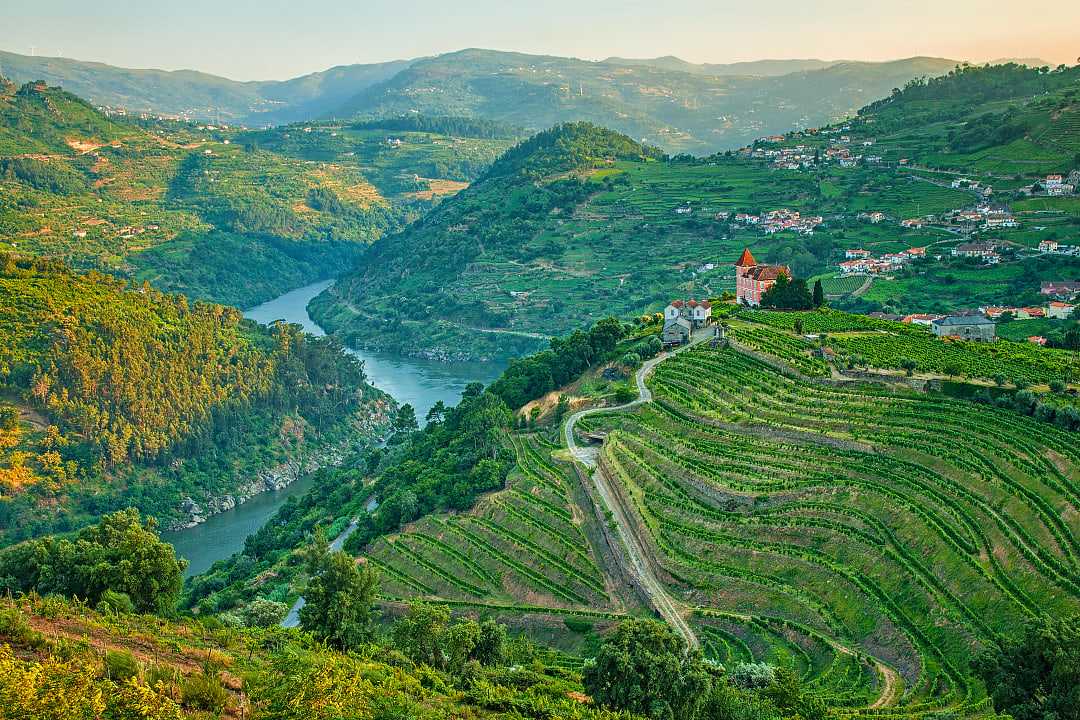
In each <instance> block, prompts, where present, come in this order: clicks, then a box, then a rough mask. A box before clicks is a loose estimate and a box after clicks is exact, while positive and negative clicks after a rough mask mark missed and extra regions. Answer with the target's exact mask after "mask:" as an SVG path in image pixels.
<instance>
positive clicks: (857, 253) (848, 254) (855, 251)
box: [844, 248, 870, 260]
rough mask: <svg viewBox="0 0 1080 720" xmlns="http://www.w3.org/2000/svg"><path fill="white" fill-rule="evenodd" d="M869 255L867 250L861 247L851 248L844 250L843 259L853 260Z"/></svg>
mask: <svg viewBox="0 0 1080 720" xmlns="http://www.w3.org/2000/svg"><path fill="white" fill-rule="evenodd" d="M868 257H870V251H869V250H863V249H862V248H852V249H850V250H845V251H844V259H845V260H854V259H856V258H868Z"/></svg>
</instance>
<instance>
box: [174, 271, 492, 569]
mask: <svg viewBox="0 0 1080 720" xmlns="http://www.w3.org/2000/svg"><path fill="white" fill-rule="evenodd" d="M332 283H333V281H332V280H325V281H323V282H319V283H315V284H313V285H308V286H306V287H302V288H299V289H297V290H293V291H291V292H288V293H285V294H284V295H281V296H280V297H277V298H274V299H273V300H270V301H268V302H265V303H263V304H262V305H259V306H257V307H254V308H251V309H250V310H248V311H246V312H245V313H244V314H245V315H246V316H247V317H249V318H251V319H253V320H256V321H258V322H261V323H269V322H272V321H274V320H285V321H287V322H291V323H296V324H298V325H301V326H303V328H304V329H305V330H306V331H307V332H309V333H311V334H313V335H322V334H323V330H322V328H320V327H319V326H318V325H316V324H315V322H314V321H313V320H312V319H311V317H310V316H309V315H308V313H307V304H308V302H309V301H310V300H311V299H312V298H313V297H315V296H316V295H318V294H319V293H321V292H322V291H323V290H325V289H326V288H328V287H329V286H330V285H331V284H332ZM350 352H353V353H355V354H356V355H357V356H358V357H360V358H361V359H362V360H363V361H364V370H365V372H366V373H367V376H368V381H369V382H371V383H372V384H373V385H375V386H376V387H378V388H379V389H381V390H383V391H385V392H387V393H389V394H390V395H392V396H393V397H394V399H395V400H397V401H398V402H399V403H410V404H411V405H412V406H413V407H414V408H416V416H417V418H419V419H421V420H422V419H423V417H424V416H425V415H426V414H427V411H428V410H429V409H431V406H432V405H434V404H435V403H436V402H438V401H439V400H442V401H443V402H444V403H445V404H446V405H456V404H457V402H458V399H459V398H460V397H461V391H462V390H464V389H465V386H466V385H467V384H469V383H471V382H482V383H485V384H486V383H489V382H491V381H492V380H494V379H495V378H496V377H497V376H498V375H499V373H500V372H502V369H503V365H501V364H497V363H475V362H474V363H442V362H437V361H434V360H423V359H418V358H409V357H403V356H399V355H391V354H386V353H373V352H367V351H364V350H352V351H350ZM311 482H312V481H311V478H310V477H301V478H300V479H299V480H297V481H295V482H294V483H292V484H291V485H289V486H288V487H286V488H285V489H283V490H280V491H278V492H266V493H261V494H259V495H256V496H255V497H253V498H251V499H250V500H248V501H247V502H245V503H244V504H242V505H238V506H236V507H235V508H234V509H232V510H228V511H226V512H223V513H219V514H217V515H212V516H211V517H209V518H208V519H207V520H206V522H204V523H201V524H199V525H196V526H195V527H192V528H188V529H186V530H179V531H176V532H169V533H162V537H163V538H164V539H165V540H167V541H168V542H170V543H172V544H173V546H174V547H175V548H176V553H177V555H179V556H181V557H184V558H186V559H187V561H188V563H189V564H188V569H187V574H188V575H195V574H198V573H201V572H203V571H205V570H207V569H208V568H209V567H210V566H211V565H213V564H214V562H216V561H217V560H221V559H223V558H227V557H229V556H230V555H232V554H233V553H235V552H238V551H239V550H241V549H242V548H243V547H244V539H245V538H246V537H247V536H248V535H250V534H251V533H253V532H255V531H256V530H258V529H259V528H260V527H262V525H263V524H264V523H265V522H266V521H267V520H269V519H270V517H271V516H272V515H273V514H274V512H276V511H277V509H278V508H279V507H281V505H282V504H283V503H284V502H285V501H286V500H287V499H288V498H289V497H290V496H293V495H302V494H303V493H305V492H306V491H307V490H308V489H310V487H311Z"/></svg>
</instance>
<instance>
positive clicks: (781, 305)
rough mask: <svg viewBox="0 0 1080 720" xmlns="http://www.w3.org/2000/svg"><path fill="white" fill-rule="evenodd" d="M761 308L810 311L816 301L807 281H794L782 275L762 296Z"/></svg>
mask: <svg viewBox="0 0 1080 720" xmlns="http://www.w3.org/2000/svg"><path fill="white" fill-rule="evenodd" d="M761 306H762V307H765V308H773V309H776V310H809V309H810V308H812V307H814V301H813V298H811V296H810V291H809V290H808V289H807V287H806V281H805V280H800V279H795V280H792V279H791V278H789V277H788V276H787V275H783V274H781V275H780V277H778V278H777V279H776V284H775V285H773V286H772V287H771V288H769V289H768V290H766V291H765V293H764V294H763V295H762V296H761Z"/></svg>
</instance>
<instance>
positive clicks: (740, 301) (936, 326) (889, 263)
mask: <svg viewBox="0 0 1080 720" xmlns="http://www.w3.org/2000/svg"><path fill="white" fill-rule="evenodd" d="M961 252H964V251H963V250H961ZM846 254H847V257H849V258H851V259H850V260H847V261H845V262H844V263H841V265H842V268H850V269H851V272H867V273H873V272H877V271H878V270H879V268H880V269H881V270H882V271H887V270H888V269H895V268H896V267H899V266H902V265H904V264H906V263H908V262H911V261H912V260H914V259H916V258H923V257H925V248H910V249H909V250H908V251H905V252H901V253H894V254H890V255H888V256H885V257H882V258H873V257H870V256H869V253H868V252H867V251H865V250H849V251H847V253H846ZM782 279H783V280H786V281H788V282H790V281H792V280H794V279H795V278H794V275H793V274H792V271H791V269H790V268H789V267H788V266H787V265H771V264H765V263H759V262H758V261H757V260H756V259H755V258H754V255H753V253H751V252H750V249H749V248H744V249H743V251H742V254H741V255H740V256H739V259H738V260H736V261H735V263H734V280H735V293H734V294H733V295H731V296H730V297H729V298H728V297H725V298H724V299H725V300H727V301H728V302H731V303H733V304H735V305H739V306H743V307H746V308H757V307H761V306H762V304H763V303H762V301H763V300H764V299H765V298H766V294H767V293H769V291H770V290H772V289H773V288H774V287H775V286H776V285H777V283H778V282H780V281H781V280H782ZM1041 294H1042V295H1043V296H1044V297H1045V304H1040V305H1035V306H1024V307H1019V306H1018V307H1006V306H982V307H979V308H977V309H971V310H962V311H956V312H953V313H947V314H945V313H909V314H906V315H901V314H893V313H885V312H871V313H868V316H869V317H872V318H875V319H880V320H889V321H894V322H900V323H905V324H911V325H921V326H925V327H926V328H928V329H929V330H930V332H932V333H933V334H934V335H935V336H937V337H940V338H952V339H961V340H974V341H979V342H993V341H994V340H996V339H997V337H998V334H997V328H998V326H999V325H1000V324H1002V323H1009V322H1020V321H1025V320H1061V321H1067V320H1072V319H1077V318H1078V316H1080V312H1078V306H1080V281H1062V282H1044V283H1042V286H1041ZM703 330H705V331H707V332H709V333H710V337H713V338H714V339H723V337H724V336H723V329H722V327H721V326H720V325H716V324H714V323H713V302H712V301H711V300H708V299H701V300H698V299H695V298H690V299H688V300H684V299H675V300H672V301H671V302H670V303H669V304H668V305H667V307H665V308H664V311H663V329H662V331H661V339H662V341H663V346H664V347H666V348H672V347H678V346H681V345H686V344H688V343H690V342H691V341H692V340H693V339H694V338H695V337H696V336H697V333H698V331H703ZM1026 340H1027V341H1028V342H1030V343H1033V344H1036V345H1042V346H1045V345H1047V343H1048V340H1047V338H1046V337H1045V336H1043V335H1039V334H1037V333H1033V334H1031V335H1029V336H1027V337H1026Z"/></svg>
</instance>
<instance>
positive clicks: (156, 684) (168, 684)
mask: <svg viewBox="0 0 1080 720" xmlns="http://www.w3.org/2000/svg"><path fill="white" fill-rule="evenodd" d="M145 675H146V684H147V685H149V686H150V687H152V688H154V690H157V691H159V692H161V691H164V692H165V693H166V694H168V695H173V694H174V693H175V691H176V688H177V686H178V685H179V684H180V672H179V671H178V670H177V669H176V668H174V667H172V666H171V665H159V664H157V663H155V664H153V665H151V666H150V667H148V668H146V673H145Z"/></svg>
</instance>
